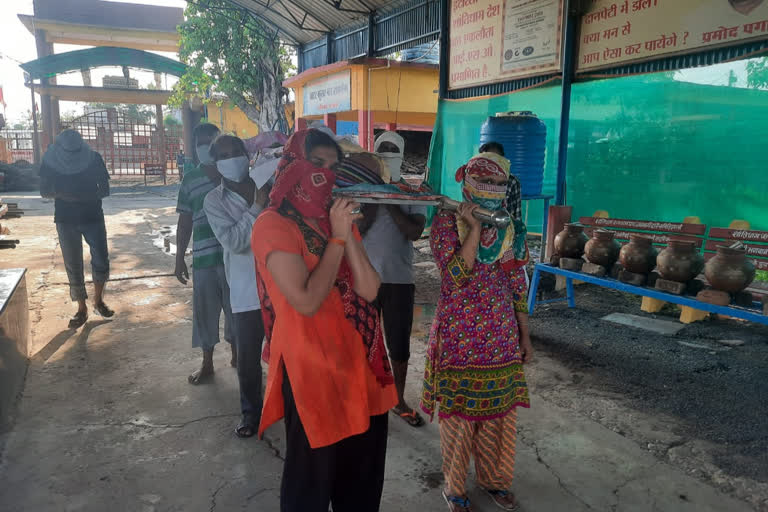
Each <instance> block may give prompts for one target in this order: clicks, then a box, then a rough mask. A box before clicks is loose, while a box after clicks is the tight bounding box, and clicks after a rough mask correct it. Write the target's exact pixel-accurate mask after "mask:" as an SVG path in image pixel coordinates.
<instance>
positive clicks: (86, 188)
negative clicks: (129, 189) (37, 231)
mask: <svg viewBox="0 0 768 512" xmlns="http://www.w3.org/2000/svg"><path fill="white" fill-rule="evenodd" d="M40 195H42V196H43V197H45V198H52V199H55V200H56V202H55V214H54V222H56V231H57V232H58V234H59V245H60V246H61V254H62V256H63V257H64V267H65V268H66V270H67V277H68V278H69V295H70V297H71V298H72V300H73V301H75V302H77V304H78V307H77V313H75V316H73V317H72V319H71V320H70V321H69V328H70V329H77V328H78V327H80V326H82V325H83V324H85V322H86V321H87V320H88V307H87V306H86V303H85V301H86V299H87V298H88V294H87V292H86V291H85V274H84V270H83V238H85V241H86V242H87V243H88V246H89V247H90V248H91V269H92V275H93V284H94V288H95V293H94V301H93V307H94V310H95V311H96V312H97V313H99V314H100V315H101V316H103V317H104V318H109V317H111V316H113V315H114V314H115V312H114V311H112V310H111V309H109V307H107V305H106V304H105V303H104V288H105V286H106V284H107V280H108V279H109V252H108V249H107V229H106V227H105V225H104V211H103V210H102V208H101V200H102V199H103V198H105V197H107V196H108V195H109V172H108V171H107V167H106V165H104V160H103V159H102V158H101V155H100V154H98V153H96V152H95V151H93V150H92V149H91V148H90V147H89V146H88V144H86V143H85V142H84V141H83V137H82V136H81V135H80V133H78V132H76V131H75V130H64V131H63V132H61V133H60V134H59V136H58V137H56V141H55V142H54V143H53V144H52V145H51V146H50V147H49V148H48V151H46V152H45V155H44V156H43V163H42V165H41V166H40Z"/></svg>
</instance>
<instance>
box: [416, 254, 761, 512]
mask: <svg viewBox="0 0 768 512" xmlns="http://www.w3.org/2000/svg"><path fill="white" fill-rule="evenodd" d="M531 245H532V253H536V255H537V254H538V244H534V243H532V244H531ZM416 247H417V251H416V253H417V256H416V268H417V269H418V270H417V278H416V280H417V297H416V301H417V304H422V305H423V306H424V311H425V313H426V314H430V313H431V311H432V310H431V309H430V308H433V307H434V304H436V302H437V299H438V297H439V276H438V274H437V269H436V267H435V265H434V263H433V262H432V259H431V255H430V252H429V244H428V241H426V240H422V241H420V242H418V243H417V244H416ZM532 256H533V254H532ZM551 296H554V293H553V294H551ZM576 297H577V307H576V308H575V309H572V310H571V309H568V308H567V307H566V306H565V304H564V303H562V304H560V303H557V304H550V305H542V306H539V307H538V308H537V310H536V314H535V315H534V316H532V317H531V332H532V337H533V341H534V346H535V347H536V349H537V351H538V353H539V355H540V356H541V357H540V358H539V359H538V361H537V364H536V365H533V367H532V368H531V371H529V372H528V379H529V382H530V384H531V387H532V389H533V391H534V398H535V395H536V394H539V395H541V396H542V397H543V398H546V399H548V400H552V401H554V402H556V403H558V405H562V406H566V407H568V408H570V409H573V410H576V411H578V412H579V413H580V414H583V415H585V416H587V417H590V418H591V419H593V420H595V421H598V422H600V423H602V424H603V425H605V426H607V427H608V428H611V429H612V430H614V431H615V432H618V433H620V434H621V435H624V436H626V437H628V438H630V439H632V440H633V441H635V442H637V443H638V444H640V445H641V446H643V447H645V448H646V449H647V450H649V451H650V452H652V453H654V454H655V455H657V456H658V457H659V458H661V459H664V460H667V461H669V462H671V463H673V464H675V465H678V466H680V467H682V468H684V469H685V470H686V471H687V472H689V473H690V474H692V475H694V476H697V477H699V478H700V479H702V480H704V481H707V482H709V483H712V484H714V485H716V486H717V487H719V488H720V489H722V490H724V491H726V492H729V493H731V494H732V495H734V496H736V497H738V498H740V499H743V500H745V501H748V502H750V503H751V504H752V505H754V506H755V507H756V510H767V511H768V483H766V482H768V422H766V418H768V366H766V361H768V326H762V325H757V324H751V323H747V322H742V321H738V320H729V319H710V320H706V321H703V322H699V323H696V324H692V325H688V326H686V327H684V328H683V329H682V330H680V331H679V332H678V333H677V334H676V335H674V336H664V335H658V334H654V333H651V332H649V331H646V330H641V329H633V328H629V327H624V326H620V325H616V324H612V323H609V322H605V321H602V320H601V318H602V317H604V316H606V315H608V314H610V313H615V312H621V313H628V314H633V315H638V316H643V317H649V318H658V319H664V320H669V321H677V317H678V316H679V309H678V308H677V307H676V306H672V305H668V306H667V307H665V309H664V310H663V311H662V312H660V313H659V314H656V315H649V314H646V313H643V312H641V311H640V302H641V298H640V297H637V296H634V295H629V294H624V293H620V292H616V291H613V290H607V289H604V288H600V287H595V286H591V285H580V286H577V287H576ZM547 298H550V297H547ZM430 316H431V315H430ZM424 331H425V328H422V329H421V332H422V334H424V337H423V339H422V341H423V342H424V343H426V333H425V332H424ZM722 340H741V341H743V342H744V343H743V345H739V346H733V347H731V346H727V345H724V344H722V343H721V341H722ZM681 342H682V343H687V344H689V345H683V344H681ZM691 345H693V346H691ZM542 360H544V361H545V362H542Z"/></svg>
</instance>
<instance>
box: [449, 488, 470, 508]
mask: <svg viewBox="0 0 768 512" xmlns="http://www.w3.org/2000/svg"><path fill="white" fill-rule="evenodd" d="M443 499H444V500H445V502H446V503H447V504H448V508H449V509H450V510H451V512H472V506H471V505H470V503H469V498H467V497H466V496H464V497H458V496H448V494H446V492H445V491H443Z"/></svg>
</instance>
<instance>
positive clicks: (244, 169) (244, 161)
mask: <svg viewBox="0 0 768 512" xmlns="http://www.w3.org/2000/svg"><path fill="white" fill-rule="evenodd" d="M248 163H249V162H248V157H247V156H235V157H232V158H227V159H226V160H219V161H218V162H216V168H217V169H218V170H219V173H220V174H221V175H222V176H224V177H225V178H227V179H228V180H229V181H235V182H237V183H240V182H242V181H243V180H245V178H246V176H248Z"/></svg>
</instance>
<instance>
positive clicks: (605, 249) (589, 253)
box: [584, 229, 621, 267]
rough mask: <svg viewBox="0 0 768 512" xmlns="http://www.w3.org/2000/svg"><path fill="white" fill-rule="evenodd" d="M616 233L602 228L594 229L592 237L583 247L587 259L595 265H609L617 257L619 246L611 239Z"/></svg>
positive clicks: (614, 261)
mask: <svg viewBox="0 0 768 512" xmlns="http://www.w3.org/2000/svg"><path fill="white" fill-rule="evenodd" d="M614 236H616V233H614V232H613V231H607V230H604V229H596V230H595V231H594V232H593V233H592V239H591V240H590V241H589V242H587V245H586V246H585V247H584V255H585V256H586V258H587V261H589V262H590V263H594V264H595V265H602V266H604V267H611V266H612V265H613V264H614V263H616V260H617V259H618V257H619V250H620V249H621V246H620V245H619V242H617V241H616V240H614V239H613V237H614Z"/></svg>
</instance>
